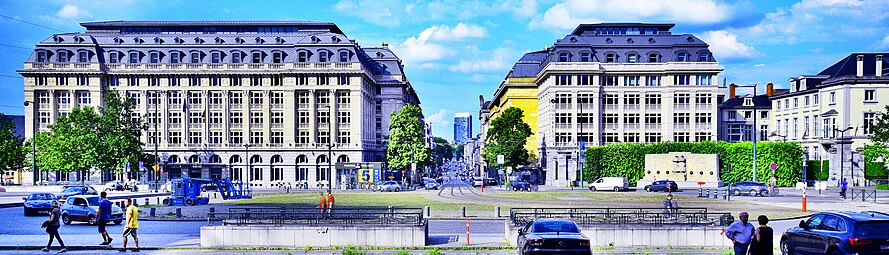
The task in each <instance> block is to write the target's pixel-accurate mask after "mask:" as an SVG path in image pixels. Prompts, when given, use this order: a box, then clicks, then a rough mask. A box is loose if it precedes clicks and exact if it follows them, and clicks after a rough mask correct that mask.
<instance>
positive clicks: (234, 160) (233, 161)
mask: <svg viewBox="0 0 889 255" xmlns="http://www.w3.org/2000/svg"><path fill="white" fill-rule="evenodd" d="M228 163H229V164H232V165H234V164H240V163H243V162H242V159H241V155H234V156H232V157H231V158H229V159H228Z"/></svg>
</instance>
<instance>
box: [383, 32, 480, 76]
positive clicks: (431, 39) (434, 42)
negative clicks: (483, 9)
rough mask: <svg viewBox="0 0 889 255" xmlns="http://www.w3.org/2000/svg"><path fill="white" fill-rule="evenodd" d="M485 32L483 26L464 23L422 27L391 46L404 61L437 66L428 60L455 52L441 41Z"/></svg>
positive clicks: (477, 36) (471, 36)
mask: <svg viewBox="0 0 889 255" xmlns="http://www.w3.org/2000/svg"><path fill="white" fill-rule="evenodd" d="M487 34H488V31H487V29H485V28H484V27H481V26H477V25H467V24H464V23H458V24H457V25H456V26H454V27H453V28H451V27H450V26H447V25H437V26H431V27H429V28H427V29H424V30H423V32H420V34H419V35H417V36H412V37H409V38H407V39H405V40H404V42H402V43H401V44H399V45H397V46H392V50H393V51H395V52H396V53H397V54H398V56H399V57H401V58H402V59H404V61H405V62H406V63H409V64H417V66H420V67H427V68H431V67H437V66H438V65H429V63H428V62H434V61H438V60H441V59H444V58H446V57H450V56H453V55H455V54H456V51H455V50H454V49H452V48H450V47H448V46H446V45H444V44H442V42H447V41H459V40H462V39H467V38H482V37H485V36H487Z"/></svg>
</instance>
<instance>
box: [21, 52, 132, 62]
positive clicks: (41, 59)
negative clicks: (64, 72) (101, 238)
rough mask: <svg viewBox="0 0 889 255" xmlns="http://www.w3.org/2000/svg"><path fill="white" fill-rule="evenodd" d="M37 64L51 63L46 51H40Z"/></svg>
mask: <svg viewBox="0 0 889 255" xmlns="http://www.w3.org/2000/svg"><path fill="white" fill-rule="evenodd" d="M112 54H115V53H113V52H112ZM115 55H116V54H115ZM37 62H41V63H42V62H49V61H48V60H47V58H46V51H38V52H37ZM112 63H113V62H112Z"/></svg>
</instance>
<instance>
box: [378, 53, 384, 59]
mask: <svg viewBox="0 0 889 255" xmlns="http://www.w3.org/2000/svg"><path fill="white" fill-rule="evenodd" d="M383 56H385V55H384V54H383V53H382V52H377V58H383Z"/></svg>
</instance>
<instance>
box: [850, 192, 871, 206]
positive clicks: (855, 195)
mask: <svg viewBox="0 0 889 255" xmlns="http://www.w3.org/2000/svg"><path fill="white" fill-rule="evenodd" d="M849 192H852V201H855V200H856V199H861V202H867V201H868V200H870V201H873V202H874V203H876V202H877V190H866V189H859V190H856V189H851V190H849Z"/></svg>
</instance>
